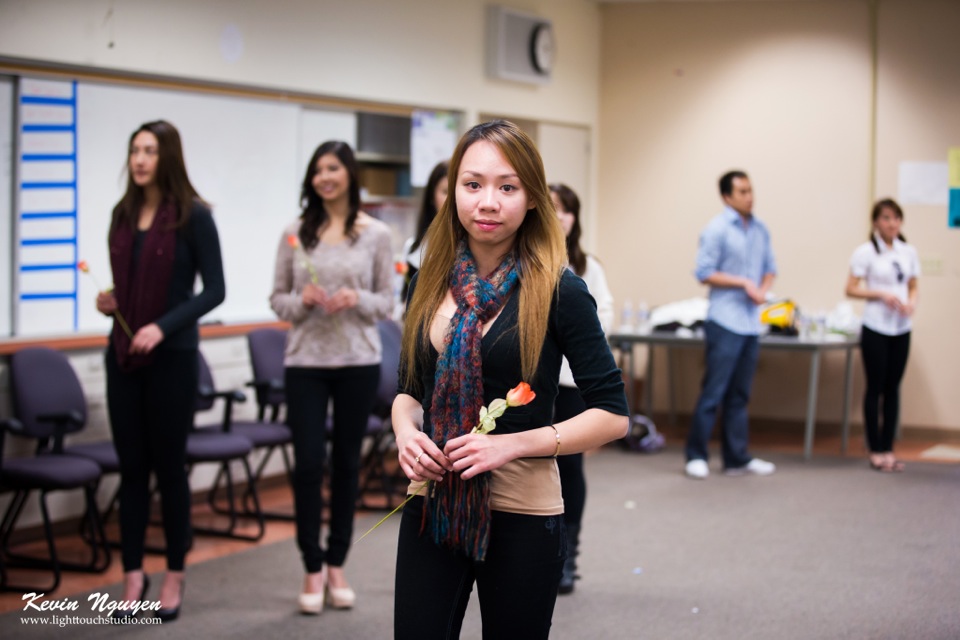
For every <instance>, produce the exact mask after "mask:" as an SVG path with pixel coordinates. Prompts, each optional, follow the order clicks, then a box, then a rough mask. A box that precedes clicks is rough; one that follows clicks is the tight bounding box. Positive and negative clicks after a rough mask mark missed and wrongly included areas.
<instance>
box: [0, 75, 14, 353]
mask: <svg viewBox="0 0 960 640" xmlns="http://www.w3.org/2000/svg"><path fill="white" fill-rule="evenodd" d="M13 131H14V122H13V78H10V77H8V76H0V247H5V248H7V247H11V248H12V247H13V239H12V237H11V236H12V231H13V212H12V211H11V203H12V193H11V190H12V189H13ZM2 255H3V257H2V258H0V336H9V335H10V333H11V331H12V330H13V324H12V323H13V316H12V314H13V306H12V302H13V271H12V269H13V262H14V255H15V253H14V252H13V251H9V252H7V251H4V252H2Z"/></svg>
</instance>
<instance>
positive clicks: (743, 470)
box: [723, 458, 777, 476]
mask: <svg viewBox="0 0 960 640" xmlns="http://www.w3.org/2000/svg"><path fill="white" fill-rule="evenodd" d="M776 470H777V465H775V464H773V463H772V462H767V461H766V460H761V459H760V458H754V459H753V460H751V461H750V462H748V463H747V464H746V465H744V466H742V467H732V468H730V469H725V470H724V472H723V473H724V475H728V476H745V475H747V474H753V475H755V476H769V475H770V474H771V473H773V472H774V471H776Z"/></svg>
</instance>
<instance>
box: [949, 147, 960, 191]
mask: <svg viewBox="0 0 960 640" xmlns="http://www.w3.org/2000/svg"><path fill="white" fill-rule="evenodd" d="M947 166H948V167H949V168H950V185H949V186H950V188H951V189H960V147H950V149H949V150H948V151H947Z"/></svg>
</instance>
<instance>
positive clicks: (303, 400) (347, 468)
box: [284, 364, 380, 573]
mask: <svg viewBox="0 0 960 640" xmlns="http://www.w3.org/2000/svg"><path fill="white" fill-rule="evenodd" d="M284 377H285V381H284V387H285V393H286V399H287V424H288V425H289V426H290V430H291V431H292V432H293V455H294V460H295V466H294V470H293V497H294V510H295V512H296V519H297V545H298V546H299V548H300V553H301V554H302V556H303V565H304V569H305V570H306V572H307V573H316V572H317V571H320V570H321V569H322V568H323V565H324V564H329V565H331V566H334V567H341V566H343V563H344V561H345V560H346V558H347V550H348V549H349V548H350V539H351V537H352V536H353V516H354V513H355V512H356V506H357V491H358V484H359V476H360V449H361V446H362V444H363V436H364V435H365V434H366V431H367V418H369V416H370V412H371V411H372V410H373V404H374V400H375V399H376V395H377V384H378V383H379V381H380V366H379V365H375V364H374V365H369V366H359V367H342V368H339V369H318V368H301V367H288V368H287V369H286V372H285V376H284ZM330 400H333V431H332V432H331V433H330V438H331V439H332V441H333V446H332V448H331V464H330V467H331V470H330V533H329V536H328V538H327V550H326V551H324V550H323V548H322V547H321V546H320V514H321V512H322V510H323V497H322V494H321V487H322V485H323V475H324V468H325V466H326V462H327V404H328V403H329V401H330Z"/></svg>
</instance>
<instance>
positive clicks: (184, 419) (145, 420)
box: [106, 347, 199, 571]
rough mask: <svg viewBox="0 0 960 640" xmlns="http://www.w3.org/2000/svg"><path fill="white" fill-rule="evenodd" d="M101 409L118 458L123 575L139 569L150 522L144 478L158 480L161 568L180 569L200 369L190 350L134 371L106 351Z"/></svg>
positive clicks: (160, 353)
mask: <svg viewBox="0 0 960 640" xmlns="http://www.w3.org/2000/svg"><path fill="white" fill-rule="evenodd" d="M106 371H107V407H108V409H109V412H110V429H111V431H112V432H113V443H114V445H115V446H116V448H117V455H118V456H119V458H120V542H121V548H122V553H121V555H122V556H123V570H124V571H135V570H137V569H140V568H141V567H142V566H143V549H144V536H145V535H146V530H147V521H148V518H149V516H150V489H149V487H150V472H151V471H152V472H153V473H154V475H156V478H157V488H158V489H159V491H160V498H161V504H162V512H163V533H164V537H165V539H166V545H167V569H169V570H170V571H183V565H184V558H185V557H186V555H187V547H188V546H189V540H190V485H189V482H188V480H187V470H186V458H187V455H186V451H187V433H188V432H189V431H190V428H191V427H192V426H193V413H194V405H195V402H196V397H197V386H198V384H199V382H198V376H199V370H198V364H197V351H196V349H188V350H177V349H162V348H161V349H158V350H157V351H156V354H155V356H154V361H153V363H151V364H149V365H147V366H145V367H143V368H141V369H138V370H136V371H134V372H132V373H124V372H123V371H121V370H120V367H119V366H118V365H117V359H116V356H115V355H114V352H113V348H112V347H111V348H110V349H108V350H107V356H106Z"/></svg>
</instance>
